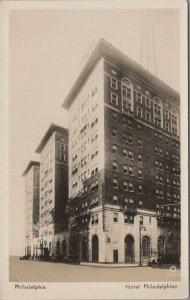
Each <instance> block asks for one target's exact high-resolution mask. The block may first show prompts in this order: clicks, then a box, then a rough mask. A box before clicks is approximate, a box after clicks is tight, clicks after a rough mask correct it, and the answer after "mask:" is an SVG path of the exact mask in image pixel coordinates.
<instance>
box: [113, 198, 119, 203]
mask: <svg viewBox="0 0 190 300" xmlns="http://www.w3.org/2000/svg"><path fill="white" fill-rule="evenodd" d="M113 204H118V196H113Z"/></svg>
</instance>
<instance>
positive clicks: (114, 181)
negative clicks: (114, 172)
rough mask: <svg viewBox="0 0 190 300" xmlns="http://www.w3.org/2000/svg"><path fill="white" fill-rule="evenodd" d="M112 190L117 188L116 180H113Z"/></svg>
mask: <svg viewBox="0 0 190 300" xmlns="http://www.w3.org/2000/svg"><path fill="white" fill-rule="evenodd" d="M113 188H114V189H117V188H118V180H117V179H116V178H113Z"/></svg>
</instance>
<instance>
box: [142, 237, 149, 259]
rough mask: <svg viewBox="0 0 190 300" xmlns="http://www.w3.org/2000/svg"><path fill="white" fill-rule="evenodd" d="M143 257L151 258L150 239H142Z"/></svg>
mask: <svg viewBox="0 0 190 300" xmlns="http://www.w3.org/2000/svg"><path fill="white" fill-rule="evenodd" d="M142 256H143V257H150V238H149V237H148V236H144V237H143V239H142Z"/></svg>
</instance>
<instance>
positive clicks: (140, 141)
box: [138, 139, 142, 148]
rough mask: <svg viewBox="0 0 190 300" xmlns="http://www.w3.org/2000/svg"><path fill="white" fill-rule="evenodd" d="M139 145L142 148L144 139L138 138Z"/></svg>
mask: <svg viewBox="0 0 190 300" xmlns="http://www.w3.org/2000/svg"><path fill="white" fill-rule="evenodd" d="M138 147H140V148H142V140H141V139H138Z"/></svg>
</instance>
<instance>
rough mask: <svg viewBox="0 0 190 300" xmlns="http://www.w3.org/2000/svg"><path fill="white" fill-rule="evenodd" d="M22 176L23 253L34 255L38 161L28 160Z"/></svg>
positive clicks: (37, 215)
mask: <svg viewBox="0 0 190 300" xmlns="http://www.w3.org/2000/svg"><path fill="white" fill-rule="evenodd" d="M22 176H24V177H25V255H27V256H32V255H36V246H35V244H36V241H37V240H38V238H39V190H40V184H39V183H40V181H39V176H40V163H39V162H38V161H30V162H29V164H28V166H27V168H26V169H25V171H24V173H23V174H22Z"/></svg>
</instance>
